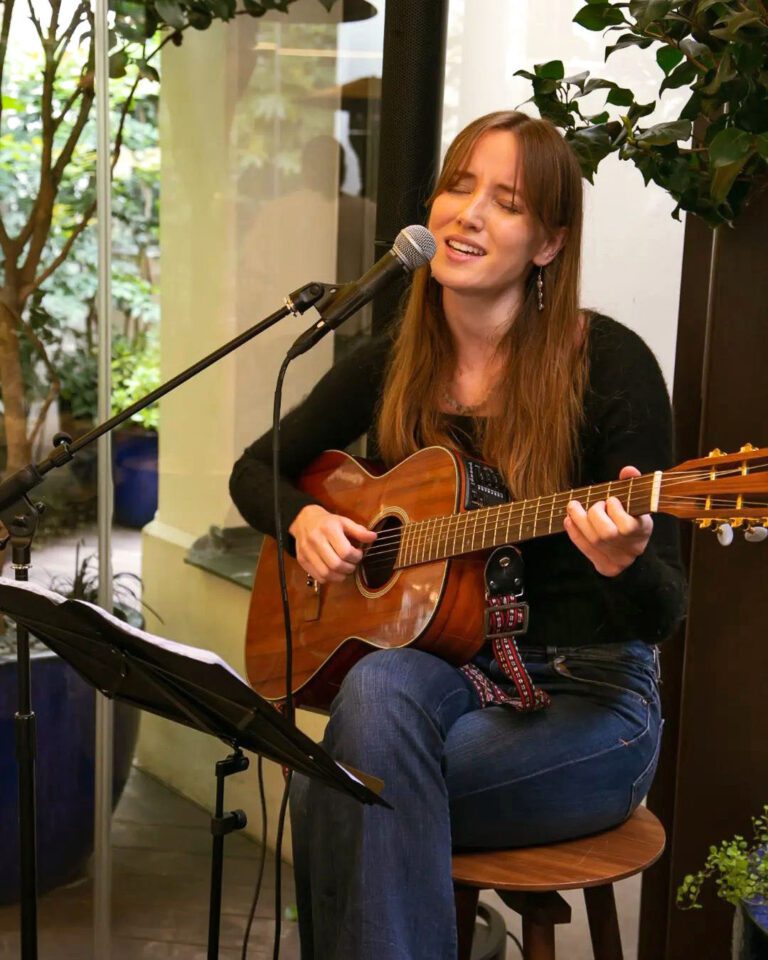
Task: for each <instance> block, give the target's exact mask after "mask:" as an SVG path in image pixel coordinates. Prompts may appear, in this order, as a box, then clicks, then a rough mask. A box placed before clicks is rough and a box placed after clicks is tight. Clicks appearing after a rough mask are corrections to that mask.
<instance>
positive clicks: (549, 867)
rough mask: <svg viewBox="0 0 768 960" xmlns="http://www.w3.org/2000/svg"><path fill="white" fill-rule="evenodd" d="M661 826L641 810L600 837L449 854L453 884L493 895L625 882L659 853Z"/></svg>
mask: <svg viewBox="0 0 768 960" xmlns="http://www.w3.org/2000/svg"><path fill="white" fill-rule="evenodd" d="M664 841H665V836H664V827H662V825H661V824H660V823H659V821H658V820H657V818H656V817H655V816H654V815H653V814H652V813H651V812H650V810H647V809H646V808H645V807H638V808H637V810H635V812H634V813H633V814H632V816H631V817H630V818H629V820H626V821H625V822H624V823H622V824H620V825H619V826H618V827H613V828H612V829H611V830H606V831H604V832H603V833H597V834H593V835H592V836H589V837H581V838H580V839H579V840H565V841H563V842H562V843H550V844H545V845H543V846H539V847H523V848H521V849H515V850H482V851H475V852H467V853H454V855H453V869H452V875H453V881H454V883H457V884H460V885H461V886H465V887H479V888H480V889H483V890H485V889H488V888H493V889H494V890H524V891H537V890H575V889H581V888H582V887H596V886H601V885H602V884H605V883H614V882H615V881H616V880H623V879H624V878H625V877H631V876H633V875H634V874H636V873H640V871H641V870H645V869H646V868H647V867H650V866H651V864H653V863H655V862H656V861H657V860H658V859H659V857H660V856H661V854H662V853H663V851H664Z"/></svg>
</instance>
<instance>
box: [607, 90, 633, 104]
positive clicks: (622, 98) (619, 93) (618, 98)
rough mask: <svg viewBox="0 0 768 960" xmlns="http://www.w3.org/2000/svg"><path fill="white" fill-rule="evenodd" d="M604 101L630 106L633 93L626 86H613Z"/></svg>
mask: <svg viewBox="0 0 768 960" xmlns="http://www.w3.org/2000/svg"><path fill="white" fill-rule="evenodd" d="M605 102H606V103H614V104H616V106H617V107H631V106H632V104H633V103H634V102H635V95H634V93H632V91H631V90H629V89H627V87H614V89H613V90H611V92H610V93H609V94H608V96H607V97H606V98H605Z"/></svg>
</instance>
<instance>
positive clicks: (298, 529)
mask: <svg viewBox="0 0 768 960" xmlns="http://www.w3.org/2000/svg"><path fill="white" fill-rule="evenodd" d="M289 530H290V532H291V534H292V536H293V537H294V539H295V541H296V559H297V560H298V561H299V563H300V564H301V566H302V567H303V569H304V570H305V571H306V572H307V573H308V574H309V575H310V576H312V577H313V578H314V579H315V580H317V581H318V582H319V583H325V582H326V581H332V582H340V581H342V580H344V578H345V577H347V576H349V574H351V573H353V572H354V570H355V567H356V565H357V564H358V563H359V562H360V560H362V557H363V553H362V550H361V549H360V547H359V546H358V545H357V544H358V543H372V542H373V541H375V539H376V533H375V532H374V531H372V530H368V529H367V527H364V526H362V525H361V524H359V523H356V522H355V521H354V520H351V519H350V518H349V517H344V516H341V515H339V514H335V513H330V512H329V511H328V510H326V509H325V508H324V507H321V506H320V505H319V504H309V505H308V506H306V507H303V508H302V509H301V510H300V511H299V513H298V514H297V515H296V517H295V519H294V521H293V523H292V524H291V525H290V527H289Z"/></svg>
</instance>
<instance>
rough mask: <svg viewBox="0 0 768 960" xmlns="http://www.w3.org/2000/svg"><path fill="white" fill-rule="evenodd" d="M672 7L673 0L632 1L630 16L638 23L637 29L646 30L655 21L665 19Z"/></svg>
mask: <svg viewBox="0 0 768 960" xmlns="http://www.w3.org/2000/svg"><path fill="white" fill-rule="evenodd" d="M671 7H672V0H630V4H629V15H630V16H631V17H634V18H635V20H636V21H637V29H638V31H640V30H645V29H646V28H647V27H648V26H649V24H651V23H653V22H654V21H655V20H661V19H663V18H664V17H665V16H666V15H667V14H668V13H669V11H670V9H671Z"/></svg>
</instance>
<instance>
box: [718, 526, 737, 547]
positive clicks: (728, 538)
mask: <svg viewBox="0 0 768 960" xmlns="http://www.w3.org/2000/svg"><path fill="white" fill-rule="evenodd" d="M717 542H718V543H719V544H720V546H721V547H730V545H731V544H732V543H733V527H732V526H731V525H730V523H721V524H720V526H719V527H718V528H717Z"/></svg>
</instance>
